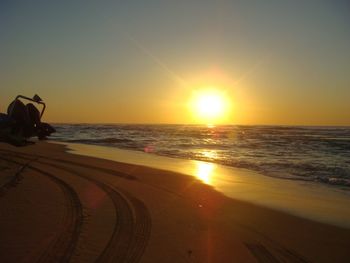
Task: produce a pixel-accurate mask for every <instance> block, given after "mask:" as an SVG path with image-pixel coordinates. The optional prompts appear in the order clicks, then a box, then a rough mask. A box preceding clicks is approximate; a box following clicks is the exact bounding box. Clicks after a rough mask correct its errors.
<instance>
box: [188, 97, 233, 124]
mask: <svg viewBox="0 0 350 263" xmlns="http://www.w3.org/2000/svg"><path fill="white" fill-rule="evenodd" d="M190 110H191V111H192V113H193V115H194V117H195V119H196V122H201V123H205V124H214V123H218V122H222V121H223V120H224V119H225V118H226V117H227V115H228V99H227V97H226V96H225V94H224V93H222V92H220V91H218V90H201V91H196V92H195V93H194V96H193V98H192V100H191V102H190Z"/></svg>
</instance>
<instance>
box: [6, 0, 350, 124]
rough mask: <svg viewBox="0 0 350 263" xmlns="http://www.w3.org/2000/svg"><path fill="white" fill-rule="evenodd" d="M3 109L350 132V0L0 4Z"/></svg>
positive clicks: (58, 117)
mask: <svg viewBox="0 0 350 263" xmlns="http://www.w3.org/2000/svg"><path fill="white" fill-rule="evenodd" d="M0 56H1V59H0V90H1V96H0V111H1V112H4V111H6V107H7V105H8V104H9V103H10V102H11V100H12V99H13V98H14V97H15V96H16V95H17V94H23V95H27V96H32V95H34V94H35V93H38V94H39V95H40V96H41V97H42V98H43V99H44V100H45V101H46V102H47V104H48V110H47V114H46V115H45V116H44V117H45V120H46V121H49V122H78V123H100V122H103V123H200V122H201V120H200V119H198V118H197V117H196V115H195V114H194V113H193V109H191V106H189V105H190V103H191V100H192V99H193V97H194V96H196V93H198V92H201V90H206V89H214V90H216V91H218V92H220V93H221V94H223V97H224V99H225V100H226V101H227V103H228V105H229V107H227V109H225V111H226V112H225V116H224V117H223V118H222V119H220V120H219V121H218V122H219V123H226V124H291V125H294V124H297V125H299V124H300V125H350V117H349V116H350V103H349V101H350V4H349V1H346V0H340V1H329V0H328V1H323V0H315V1H312V0H310V1H283V0H270V1H261V0H255V1H254V0H244V1H243V0H241V1H234V0H232V1H229V0H227V1H207V0H200V1H190V0H187V1H166V0H163V1H161V0H159V1H151V0H150V1H86V0H81V1H1V2H0Z"/></svg>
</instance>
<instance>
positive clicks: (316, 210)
mask: <svg viewBox="0 0 350 263" xmlns="http://www.w3.org/2000/svg"><path fill="white" fill-rule="evenodd" d="M53 143H59V144H63V145H66V146H67V147H68V152H70V153H73V154H78V155H84V156H90V157H96V158H102V159H107V160H112V161H117V162H122V163H129V164H136V165H142V166H147V167H151V168H156V169H161V170H168V171H173V172H177V173H182V174H186V175H191V176H194V177H196V178H197V179H199V180H201V181H202V182H204V183H206V184H209V185H211V186H213V187H214V188H215V189H216V190H217V191H219V192H221V193H223V194H224V195H226V196H228V197H230V198H233V199H239V200H243V201H248V202H251V203H254V204H258V205H262V206H265V207H269V208H273V209H276V210H279V211H284V212H287V213H290V214H293V215H297V216H301V217H304V218H308V219H311V220H314V221H318V222H323V223H327V224H332V225H336V226H340V227H345V228H350V209H349V207H350V193H349V191H344V190H342V189H339V188H337V187H332V186H328V185H322V184H320V183H317V182H309V181H296V180H284V179H279V178H274V177H268V176H262V175H261V174H257V173H255V172H254V171H250V170H247V169H242V168H234V167H227V166H223V165H219V164H214V163H208V162H203V161H194V160H184V159H178V158H169V157H163V156H157V155H154V154H147V153H143V152H139V151H131V150H122V149H117V148H113V147H106V146H95V145H86V144H76V143H62V142H53Z"/></svg>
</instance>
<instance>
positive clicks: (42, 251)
mask: <svg viewBox="0 0 350 263" xmlns="http://www.w3.org/2000/svg"><path fill="white" fill-rule="evenodd" d="M65 151H66V148H65V147H64V146H63V145H59V144H53V143H45V142H39V143H37V144H36V145H30V146H27V147H22V148H16V147H12V146H10V145H6V144H0V153H1V158H2V160H8V162H13V163H16V164H22V165H23V164H27V165H28V167H27V168H25V169H24V170H23V172H22V179H21V181H20V182H19V184H17V185H16V186H13V187H11V188H10V189H9V190H8V191H6V192H5V193H4V194H3V196H2V197H1V198H0V211H1V212H2V215H3V216H2V217H1V218H0V231H1V233H2V235H1V237H0V239H1V240H0V241H1V242H0V254H1V256H2V259H3V260H4V262H11V261H12V262H14V261H17V262H18V261H21V260H23V259H26V260H27V261H28V260H29V261H31V259H32V260H33V261H35V260H34V259H38V258H44V259H47V260H46V261H49V260H50V259H51V260H52V259H53V258H55V259H61V260H62V259H67V260H68V261H75V262H93V261H94V260H95V259H100V261H102V262H104V261H113V259H117V258H118V259H121V258H123V259H124V260H121V262H124V261H125V262H130V261H131V259H133V262H256V261H263V260H265V261H266V260H270V262H275V261H277V262H347V260H348V256H349V252H348V247H349V244H350V229H345V228H341V227H336V226H332V225H328V224H323V223H318V222H314V221H311V220H308V219H303V218H300V217H297V216H293V215H290V214H287V213H285V212H280V211H276V210H273V209H269V208H265V207H263V206H258V205H254V204H251V203H249V202H245V201H240V200H237V199H232V198H228V197H226V196H224V195H223V194H222V193H220V192H218V191H216V190H214V188H213V187H212V186H209V185H206V184H204V183H203V182H201V181H200V180H199V179H198V178H194V177H191V176H187V175H183V174H179V173H174V172H169V171H164V170H159V169H154V168H148V167H144V166H140V165H134V164H127V163H119V162H113V161H110V160H105V159H99V158H93V157H87V156H81V155H76V154H70V153H67V152H65ZM28 163H29V164H28ZM116 231H117V232H116ZM19 244H20V245H19ZM53 244H58V245H57V246H55V245H53ZM271 260H272V261H271ZM273 260H275V261H273ZM44 261H45V260H44Z"/></svg>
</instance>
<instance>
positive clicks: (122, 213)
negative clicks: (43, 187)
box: [37, 158, 151, 263]
mask: <svg viewBox="0 0 350 263" xmlns="http://www.w3.org/2000/svg"><path fill="white" fill-rule="evenodd" d="M46 159H48V158H46ZM55 162H57V159H56V160H55ZM37 163H39V164H43V165H49V166H51V167H54V168H56V169H61V170H63V171H66V172H69V173H71V174H74V175H76V176H79V177H83V178H84V179H86V180H88V181H90V182H92V183H94V184H95V185H96V186H98V187H100V188H101V189H103V191H105V192H106V193H107V195H108V196H109V197H110V198H111V200H112V201H113V204H114V206H115V211H116V224H115V228H114V231H113V233H112V236H111V239H110V240H109V242H108V244H107V246H106V247H105V249H104V250H103V252H102V253H101V254H100V256H99V257H98V258H97V260H96V261H97V262H128V263H133V262H138V261H139V260H140V258H141V256H142V255H143V253H144V250H145V248H146V246H147V243H148V239H149V237H150V233H151V217H150V214H149V211H148V209H147V208H146V206H145V205H144V204H143V203H142V202H141V201H140V200H138V199H136V198H135V197H133V196H131V195H130V194H128V193H125V192H122V191H121V190H120V189H116V188H115V187H111V186H109V185H107V184H105V183H103V182H101V181H99V180H96V179H93V178H91V177H89V176H86V175H83V174H81V173H79V172H77V171H76V170H74V169H72V168H71V167H67V166H64V165H62V164H56V163H51V162H47V161H42V160H38V161H37ZM78 166H82V167H84V165H80V164H78Z"/></svg>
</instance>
